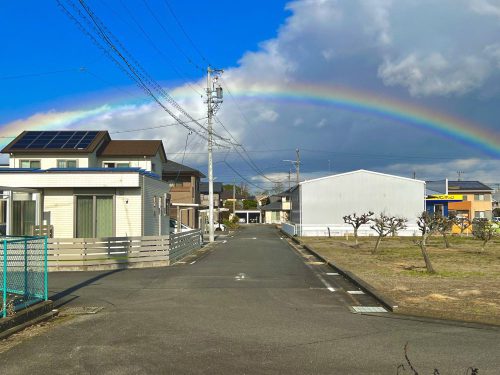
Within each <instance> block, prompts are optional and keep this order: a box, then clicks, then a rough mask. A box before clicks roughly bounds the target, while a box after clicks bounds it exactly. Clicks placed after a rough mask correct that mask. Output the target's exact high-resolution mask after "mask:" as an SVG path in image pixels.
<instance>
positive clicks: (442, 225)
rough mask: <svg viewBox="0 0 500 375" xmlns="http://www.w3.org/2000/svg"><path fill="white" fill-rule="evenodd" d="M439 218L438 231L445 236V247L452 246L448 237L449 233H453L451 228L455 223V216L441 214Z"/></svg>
mask: <svg viewBox="0 0 500 375" xmlns="http://www.w3.org/2000/svg"><path fill="white" fill-rule="evenodd" d="M436 220H439V225H438V229H437V230H438V232H439V233H440V234H441V235H442V236H443V240H444V247H445V248H447V249H448V248H450V241H449V239H448V235H449V234H451V230H452V228H453V225H454V224H455V220H454V218H453V217H446V216H440V217H438V218H436Z"/></svg>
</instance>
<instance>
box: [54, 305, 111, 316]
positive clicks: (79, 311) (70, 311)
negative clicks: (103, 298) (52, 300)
mask: <svg viewBox="0 0 500 375" xmlns="http://www.w3.org/2000/svg"><path fill="white" fill-rule="evenodd" d="M102 309H103V307H102V306H75V307H68V308H66V309H63V310H61V312H60V314H61V315H87V314H97V313H98V312H99V311H101V310H102Z"/></svg>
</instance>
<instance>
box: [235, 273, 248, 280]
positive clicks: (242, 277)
mask: <svg viewBox="0 0 500 375" xmlns="http://www.w3.org/2000/svg"><path fill="white" fill-rule="evenodd" d="M246 276H247V275H245V274H244V273H239V274H237V275H236V276H235V277H234V279H235V280H236V281H241V280H244V279H245V278H246Z"/></svg>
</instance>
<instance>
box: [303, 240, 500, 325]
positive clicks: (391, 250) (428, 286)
mask: <svg viewBox="0 0 500 375" xmlns="http://www.w3.org/2000/svg"><path fill="white" fill-rule="evenodd" d="M301 241H303V242H304V243H306V244H309V245H311V246H312V247H313V248H314V249H315V250H316V251H318V252H319V253H321V254H322V255H324V256H326V257H327V258H328V259H330V260H331V261H332V262H334V263H336V264H338V265H339V266H341V267H344V268H345V269H347V270H349V271H352V272H354V273H355V274H357V275H358V276H359V277H361V278H362V279H364V280H366V281H367V282H368V283H370V284H372V285H373V286H374V287H376V288H377V289H379V290H380V291H381V292H382V293H383V294H385V295H387V296H388V297H391V298H392V299H394V300H395V301H397V303H398V305H399V306H400V308H399V312H401V313H404V314H412V315H422V316H430V317H437V318H448V319H456V320H465V321H473V322H483V323H490V324H497V325H500V238H498V237H497V238H496V239H495V240H493V241H492V242H490V243H489V244H488V245H487V247H486V250H485V251H484V252H481V251H480V249H481V247H480V242H479V241H477V240H474V239H473V238H470V237H469V238H467V237H462V238H460V237H453V238H451V239H450V241H451V246H452V247H451V248H449V249H445V248H444V242H443V240H442V237H433V238H431V239H430V240H429V247H428V251H429V254H430V258H431V261H432V263H433V266H434V268H435V269H436V271H437V273H436V274H434V275H429V274H428V273H426V272H425V264H424V261H423V258H422V255H421V252H420V248H419V247H418V246H416V245H415V244H414V239H413V238H404V237H403V238H397V237H388V238H384V239H383V241H382V243H381V244H380V248H379V250H378V253H377V254H375V255H372V254H371V250H372V248H373V246H374V244H375V238H374V237H371V238H366V237H365V238H360V240H359V245H358V246H355V245H354V240H353V238H352V237H351V238H349V240H346V239H345V238H324V237H323V238H311V237H303V238H301Z"/></svg>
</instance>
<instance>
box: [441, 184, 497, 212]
mask: <svg viewBox="0 0 500 375" xmlns="http://www.w3.org/2000/svg"><path fill="white" fill-rule="evenodd" d="M448 192H449V194H461V195H463V200H462V201H461V202H450V203H449V204H448V210H449V213H454V214H455V215H457V216H461V217H467V218H469V219H470V220H473V219H475V218H487V219H490V220H491V218H492V210H493V207H492V194H493V189H492V188H490V187H489V186H486V185H485V184H483V183H481V182H479V181H448Z"/></svg>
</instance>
